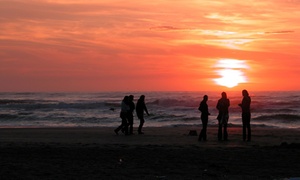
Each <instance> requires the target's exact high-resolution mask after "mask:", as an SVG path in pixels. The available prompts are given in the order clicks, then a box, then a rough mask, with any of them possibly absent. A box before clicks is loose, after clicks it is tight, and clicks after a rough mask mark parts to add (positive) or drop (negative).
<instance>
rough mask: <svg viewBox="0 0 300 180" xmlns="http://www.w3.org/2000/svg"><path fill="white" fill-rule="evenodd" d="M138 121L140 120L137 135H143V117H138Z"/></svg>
mask: <svg viewBox="0 0 300 180" xmlns="http://www.w3.org/2000/svg"><path fill="white" fill-rule="evenodd" d="M139 119H140V125H139V128H138V133H139V134H144V133H143V132H142V128H143V125H144V122H145V120H144V117H139Z"/></svg>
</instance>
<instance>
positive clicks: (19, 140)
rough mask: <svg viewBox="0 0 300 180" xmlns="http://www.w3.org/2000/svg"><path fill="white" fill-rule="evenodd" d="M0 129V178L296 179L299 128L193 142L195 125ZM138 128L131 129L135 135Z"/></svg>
mask: <svg viewBox="0 0 300 180" xmlns="http://www.w3.org/2000/svg"><path fill="white" fill-rule="evenodd" d="M113 129H114V128H33V129H30V128H24V129H0V156H1V159H0V165H1V167H0V179H285V178H291V177H300V130H293V129H274V128H263V127H253V130H252V134H253V136H252V141H251V142H243V141H242V131H241V127H229V129H228V132H229V141H226V142H219V141H217V129H216V127H208V141H206V142H198V141H197V139H198V136H190V135H188V134H189V131H190V130H197V133H198V134H199V131H200V127H189V126H187V127H169V128H166V127H164V128H154V127H145V128H144V132H145V134H144V135H138V134H135V135H131V136H124V135H123V134H121V133H120V134H119V135H116V134H115V133H114V132H113ZM135 130H136V129H135Z"/></svg>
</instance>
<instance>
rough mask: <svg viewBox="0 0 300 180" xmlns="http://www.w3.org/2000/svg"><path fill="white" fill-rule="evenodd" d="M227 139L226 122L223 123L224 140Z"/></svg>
mask: <svg viewBox="0 0 300 180" xmlns="http://www.w3.org/2000/svg"><path fill="white" fill-rule="evenodd" d="M227 140H228V132H227V122H225V123H224V141H227Z"/></svg>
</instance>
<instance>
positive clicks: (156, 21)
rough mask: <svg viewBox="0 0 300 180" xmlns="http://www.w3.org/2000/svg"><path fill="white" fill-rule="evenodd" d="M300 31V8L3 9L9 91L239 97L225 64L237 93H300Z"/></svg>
mask: <svg viewBox="0 0 300 180" xmlns="http://www.w3.org/2000/svg"><path fill="white" fill-rule="evenodd" d="M299 22H300V0H273V1H271V0H270V1H269V0H265V1H259V0H257V1H248V0H244V1H236V0H228V1H226V2H225V1H223V0H209V1H208V0H190V1H187V0H155V1H140V0H132V1H122V0H101V1H100V0H73V1H72V0H48V1H47V0H0V63H1V66H0V84H1V85H0V91H2V92H3V91H160V90H162V91H182V90H185V91H211V90H229V89H228V88H227V87H223V86H220V85H218V84H216V83H215V79H217V78H220V75H219V74H218V73H217V72H218V70H220V66H219V65H218V62H219V61H222V60H224V59H225V60H226V59H231V60H235V61H239V62H243V63H244V64H245V65H246V66H247V68H233V69H234V70H240V71H241V72H242V73H243V75H244V76H245V78H246V80H247V81H246V82H242V83H240V84H239V85H238V86H236V87H234V88H232V89H233V90H241V89H244V88H247V89H248V90H250V91H254V90H300V83H299V79H300V73H299V72H300V54H299V49H300V43H299V41H300V36H299V34H300V23H299ZM221 69H222V67H221ZM232 80H233V81H235V78H234V77H232Z"/></svg>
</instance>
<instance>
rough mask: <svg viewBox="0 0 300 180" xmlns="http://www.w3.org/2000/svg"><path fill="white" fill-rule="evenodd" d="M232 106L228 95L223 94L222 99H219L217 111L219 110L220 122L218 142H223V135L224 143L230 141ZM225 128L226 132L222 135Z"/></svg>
mask: <svg viewBox="0 0 300 180" xmlns="http://www.w3.org/2000/svg"><path fill="white" fill-rule="evenodd" d="M229 106H230V102H229V99H228V98H227V94H226V93H225V92H222V98H221V99H219V101H218V104H217V109H218V110H219V114H218V117H217V119H218V121H219V129H218V140H219V141H221V140H222V134H223V138H224V141H227V140H228V133H227V125H228V119H229V112H228V108H229ZM223 127H224V132H223V133H222V128H223Z"/></svg>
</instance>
